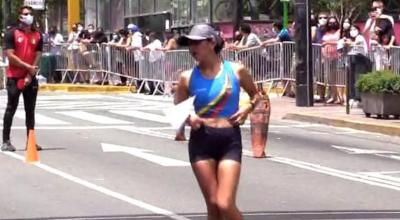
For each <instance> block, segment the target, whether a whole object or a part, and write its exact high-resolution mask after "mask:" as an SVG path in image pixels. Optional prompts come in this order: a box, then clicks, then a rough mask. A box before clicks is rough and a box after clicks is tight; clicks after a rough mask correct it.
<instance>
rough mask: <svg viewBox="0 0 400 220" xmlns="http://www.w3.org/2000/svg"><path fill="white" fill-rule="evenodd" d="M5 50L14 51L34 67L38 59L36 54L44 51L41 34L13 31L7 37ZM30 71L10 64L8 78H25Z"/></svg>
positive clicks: (19, 30)
mask: <svg viewBox="0 0 400 220" xmlns="http://www.w3.org/2000/svg"><path fill="white" fill-rule="evenodd" d="M5 41H6V42H5V49H6V50H7V49H14V51H15V52H14V54H15V55H16V56H17V57H18V58H20V59H21V60H22V61H24V62H25V63H28V64H31V65H33V63H34V62H35V59H36V52H40V51H42V47H43V40H42V37H41V35H40V33H39V32H37V31H32V32H30V33H25V32H24V31H23V30H21V29H18V28H17V29H13V30H11V31H10V32H9V33H7V34H6V36H5ZM27 74H28V70H27V69H25V68H23V67H18V66H15V65H13V64H11V63H10V64H9V66H8V68H7V77H11V78H23V77H25V76H26V75H27Z"/></svg>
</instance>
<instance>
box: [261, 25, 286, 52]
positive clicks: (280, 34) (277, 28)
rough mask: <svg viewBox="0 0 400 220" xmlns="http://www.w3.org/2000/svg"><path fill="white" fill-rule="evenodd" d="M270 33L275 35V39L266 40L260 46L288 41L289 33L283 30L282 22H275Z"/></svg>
mask: <svg viewBox="0 0 400 220" xmlns="http://www.w3.org/2000/svg"><path fill="white" fill-rule="evenodd" d="M272 31H273V32H274V33H275V34H277V36H276V37H275V38H271V39H268V40H266V41H264V42H262V43H261V45H262V46H266V45H268V44H272V43H276V42H284V41H290V36H289V32H288V30H287V29H286V28H283V25H282V21H275V22H274V23H273V24H272Z"/></svg>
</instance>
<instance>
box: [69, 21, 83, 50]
mask: <svg viewBox="0 0 400 220" xmlns="http://www.w3.org/2000/svg"><path fill="white" fill-rule="evenodd" d="M78 26H79V24H78V23H75V24H73V25H72V27H71V32H70V33H69V35H68V40H67V43H68V44H70V46H69V47H68V49H69V50H78V49H79V33H80V31H79V28H78Z"/></svg>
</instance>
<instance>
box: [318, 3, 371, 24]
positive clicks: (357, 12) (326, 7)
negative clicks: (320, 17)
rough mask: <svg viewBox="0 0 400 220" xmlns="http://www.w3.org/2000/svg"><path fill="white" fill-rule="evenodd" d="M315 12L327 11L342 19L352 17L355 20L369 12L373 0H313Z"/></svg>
mask: <svg viewBox="0 0 400 220" xmlns="http://www.w3.org/2000/svg"><path fill="white" fill-rule="evenodd" d="M312 7H313V10H314V11H315V12H321V11H327V12H330V13H332V14H333V15H335V16H337V18H338V19H339V20H340V21H342V20H343V19H344V18H351V19H352V20H353V21H354V20H357V19H359V18H360V17H361V16H362V15H365V14H367V13H368V9H369V8H370V7H371V0H357V1H355V0H334V1H332V0H318V1H312Z"/></svg>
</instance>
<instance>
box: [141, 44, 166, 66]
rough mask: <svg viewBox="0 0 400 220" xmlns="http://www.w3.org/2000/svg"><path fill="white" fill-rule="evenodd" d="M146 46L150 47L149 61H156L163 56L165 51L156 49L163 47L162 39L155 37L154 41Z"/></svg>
mask: <svg viewBox="0 0 400 220" xmlns="http://www.w3.org/2000/svg"><path fill="white" fill-rule="evenodd" d="M145 48H149V49H150V54H149V61H150V62H155V61H157V60H159V59H161V58H162V55H163V52H162V51H158V50H156V49H162V48H163V46H162V43H161V41H160V40H158V39H155V40H154V41H153V42H151V43H149V44H148V45H147V46H145Z"/></svg>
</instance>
